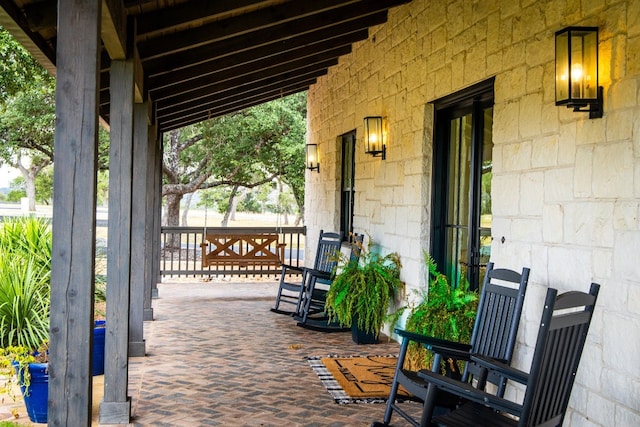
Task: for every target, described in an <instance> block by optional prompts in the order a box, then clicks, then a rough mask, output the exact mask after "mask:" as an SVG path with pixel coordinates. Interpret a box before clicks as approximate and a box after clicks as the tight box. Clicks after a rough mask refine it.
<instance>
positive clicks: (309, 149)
mask: <svg viewBox="0 0 640 427" xmlns="http://www.w3.org/2000/svg"><path fill="white" fill-rule="evenodd" d="M305 158H306V163H307V169H309V170H312V171H313V170H316V171H318V173H320V162H319V160H318V144H307V146H306V147H305Z"/></svg>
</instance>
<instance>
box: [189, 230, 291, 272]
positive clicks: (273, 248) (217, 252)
mask: <svg viewBox="0 0 640 427" xmlns="http://www.w3.org/2000/svg"><path fill="white" fill-rule="evenodd" d="M279 238H280V237H279V236H278V234H276V233H273V234H250V233H233V234H228V233H225V234H209V233H207V234H205V242H203V243H201V244H200V247H201V248H202V266H203V267H225V266H231V267H237V268H247V267H249V266H256V267H261V268H265V267H274V268H280V266H281V265H282V263H283V261H284V248H285V246H286V243H280V242H279Z"/></svg>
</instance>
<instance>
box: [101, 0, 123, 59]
mask: <svg viewBox="0 0 640 427" xmlns="http://www.w3.org/2000/svg"><path fill="white" fill-rule="evenodd" d="M100 36H101V38H102V43H104V47H105V49H106V50H107V52H109V57H110V58H111V59H127V58H128V57H129V55H128V52H129V50H130V49H129V48H128V40H127V12H126V10H125V9H124V6H123V5H122V1H121V0H102V21H101V27H100Z"/></svg>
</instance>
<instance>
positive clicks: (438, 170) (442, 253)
mask: <svg viewBox="0 0 640 427" xmlns="http://www.w3.org/2000/svg"><path fill="white" fill-rule="evenodd" d="M491 93H492V92H491ZM436 117H437V118H436V144H435V151H434V187H433V188H434V199H433V203H434V205H433V212H434V214H433V218H434V226H433V242H432V255H433V257H434V258H435V260H436V262H437V263H438V266H439V267H440V270H441V271H442V272H443V273H445V274H446V275H447V277H448V278H449V281H450V282H449V283H451V284H452V285H453V286H459V285H460V283H461V281H468V283H469V285H470V287H471V288H472V289H478V288H479V285H480V284H481V283H482V280H483V279H484V273H485V271H486V265H487V263H488V262H489V258H490V255H491V175H492V152H493V140H492V131H491V130H492V126H493V102H492V97H491V98H490V99H482V97H478V96H475V97H474V98H473V99H471V100H464V101H460V102H457V103H456V104H455V105H450V106H448V107H447V108H443V109H441V110H438V111H437V116H436Z"/></svg>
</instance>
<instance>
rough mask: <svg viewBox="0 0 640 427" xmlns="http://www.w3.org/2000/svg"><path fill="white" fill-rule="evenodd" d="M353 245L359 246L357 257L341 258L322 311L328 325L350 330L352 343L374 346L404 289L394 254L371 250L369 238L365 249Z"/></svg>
mask: <svg viewBox="0 0 640 427" xmlns="http://www.w3.org/2000/svg"><path fill="white" fill-rule="evenodd" d="M354 244H356V245H358V249H359V251H360V257H359V259H357V260H356V259H353V260H350V259H347V258H346V257H342V258H341V259H340V261H339V262H338V268H337V269H336V271H337V274H336V276H335V278H334V279H333V281H332V283H331V287H330V288H329V291H328V293H327V298H326V303H325V310H326V312H327V314H328V315H329V319H330V321H337V322H338V323H339V324H340V325H341V326H344V327H351V331H352V334H353V335H352V336H353V341H354V342H356V343H357V344H373V343H376V342H377V341H378V336H379V333H380V330H381V329H382V325H383V323H384V321H385V318H386V316H387V311H388V310H389V308H390V307H391V305H392V304H393V302H394V301H395V299H396V296H397V294H398V291H399V290H400V289H401V288H402V287H403V286H404V283H403V282H402V281H401V280H400V269H401V267H402V264H401V263H400V257H399V256H398V254H397V253H395V252H393V253H390V254H388V255H385V256H382V255H381V254H379V253H378V252H377V251H375V250H373V248H374V245H373V242H372V241H371V238H369V244H368V247H367V248H365V247H364V245H363V244H362V243H359V242H355V243H354Z"/></svg>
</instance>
